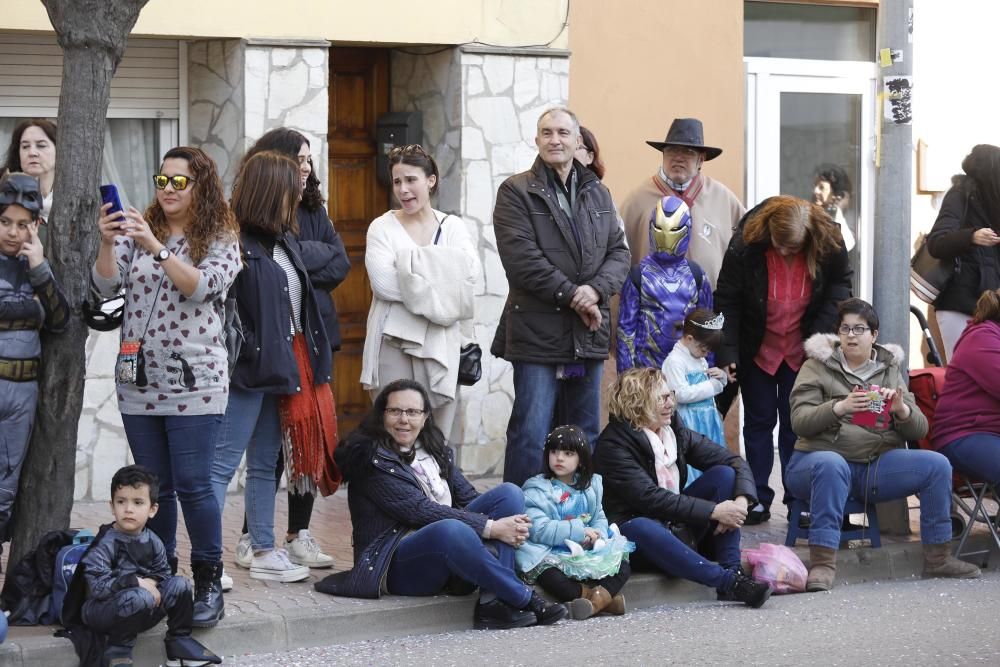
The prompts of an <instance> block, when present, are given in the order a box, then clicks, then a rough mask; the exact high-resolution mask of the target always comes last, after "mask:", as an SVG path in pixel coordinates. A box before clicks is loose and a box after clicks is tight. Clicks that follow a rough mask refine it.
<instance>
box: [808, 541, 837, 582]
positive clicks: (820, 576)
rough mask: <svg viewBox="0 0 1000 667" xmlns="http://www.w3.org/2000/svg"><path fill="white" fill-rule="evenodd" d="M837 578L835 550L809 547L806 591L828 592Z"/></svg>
mask: <svg viewBox="0 0 1000 667" xmlns="http://www.w3.org/2000/svg"><path fill="white" fill-rule="evenodd" d="M836 576H837V550H836V549H831V548H829V547H820V546H817V545H814V544H810V545H809V576H808V577H807V578H806V590H807V591H810V592H815V591H828V590H830V589H831V588H833V579H834V577H836Z"/></svg>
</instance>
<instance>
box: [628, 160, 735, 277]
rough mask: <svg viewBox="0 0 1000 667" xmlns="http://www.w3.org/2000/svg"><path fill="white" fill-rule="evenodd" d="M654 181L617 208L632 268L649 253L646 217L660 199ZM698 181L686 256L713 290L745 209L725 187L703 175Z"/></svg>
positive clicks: (658, 190) (647, 220)
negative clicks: (702, 182) (699, 267)
mask: <svg viewBox="0 0 1000 667" xmlns="http://www.w3.org/2000/svg"><path fill="white" fill-rule="evenodd" d="M654 178H657V176H655V175H654V176H652V177H647V178H646V180H645V181H643V182H642V184H640V185H639V187H637V188H636V189H635V190H633V191H632V193H631V194H630V195H629V196H628V198H627V199H625V202H624V203H623V204H622V207H621V211H620V213H621V217H622V220H624V221H625V236H626V238H627V240H628V247H629V250H631V251H632V266H635V265H636V264H638V263H639V262H640V261H641V260H642V258H643V257H645V256H646V255H648V254H649V215H650V213H651V212H652V211H653V207H654V206H656V205H657V204H658V203H659V201H660V200H661V199H663V193H662V192H660V189H659V188H657V187H656V185H655V184H654V183H653V180H652V179H654ZM701 178H702V180H703V181H704V182H705V184H704V186H703V187H702V190H701V194H699V195H698V198H697V199H696V200H695V202H694V206H693V207H692V209H691V222H692V227H691V232H692V236H691V244H690V245H689V246H688V254H687V256H688V259H692V260H694V261H695V262H697V263H698V264H699V265H701V268H703V269H705V272H706V273H707V274H708V280H709V282H711V284H712V287H713V288H714V287H715V281H716V279H717V278H718V277H719V271H720V270H721V269H722V257H723V256H724V255H725V254H726V248H727V247H729V240H730V239H731V238H732V236H733V229H735V227H736V225H737V224H739V222H740V218H742V217H743V214H744V213H746V208H745V207H744V206H743V204H742V203H741V202H740V200H739V199H737V198H736V195H734V194H733V193H732V192H731V191H730V190H729V188H727V187H726V186H725V185H723V184H722V183H720V182H718V181H716V180H715V179H713V178H711V177H709V176H705V175H704V174H702V175H701Z"/></svg>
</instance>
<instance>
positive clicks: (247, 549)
mask: <svg viewBox="0 0 1000 667" xmlns="http://www.w3.org/2000/svg"><path fill="white" fill-rule="evenodd" d="M252 560H253V545H252V544H250V534H249V533H243V534H242V535H240V541H239V542H237V543H236V564H237V565H239V566H240V567H242V568H243V569H244V570H247V569H249V568H250V561H252Z"/></svg>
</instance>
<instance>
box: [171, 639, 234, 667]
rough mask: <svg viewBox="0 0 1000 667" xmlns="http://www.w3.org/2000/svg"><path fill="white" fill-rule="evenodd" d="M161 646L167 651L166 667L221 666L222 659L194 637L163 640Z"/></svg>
mask: <svg viewBox="0 0 1000 667" xmlns="http://www.w3.org/2000/svg"><path fill="white" fill-rule="evenodd" d="M163 646H164V648H165V649H166V651H167V667H198V666H200V665H221V664H222V658H220V657H219V656H217V655H215V654H214V653H212V652H211V651H210V650H208V649H207V648H205V645H204V644H202V643H201V642H200V641H198V640H197V639H195V638H194V637H190V636H188V637H171V636H170V635H167V636H166V637H164V638H163Z"/></svg>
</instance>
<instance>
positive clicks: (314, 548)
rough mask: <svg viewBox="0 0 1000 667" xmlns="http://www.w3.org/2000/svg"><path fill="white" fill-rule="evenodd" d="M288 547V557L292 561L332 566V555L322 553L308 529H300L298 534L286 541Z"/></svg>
mask: <svg viewBox="0 0 1000 667" xmlns="http://www.w3.org/2000/svg"><path fill="white" fill-rule="evenodd" d="M285 546H287V547H288V558H289V559H290V560H291V561H292V562H293V563H298V564H299V565H305V566H306V567H315V568H325V567H333V556H329V555H327V554H325V553H323V550H322V549H320V548H319V542H317V541H316V540H315V539H314V538H313V536H312V535H310V534H309V531H308V530H300V531H299V536H298V537H296V538H295V539H294V540H292V541H291V542H286V543H285Z"/></svg>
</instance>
